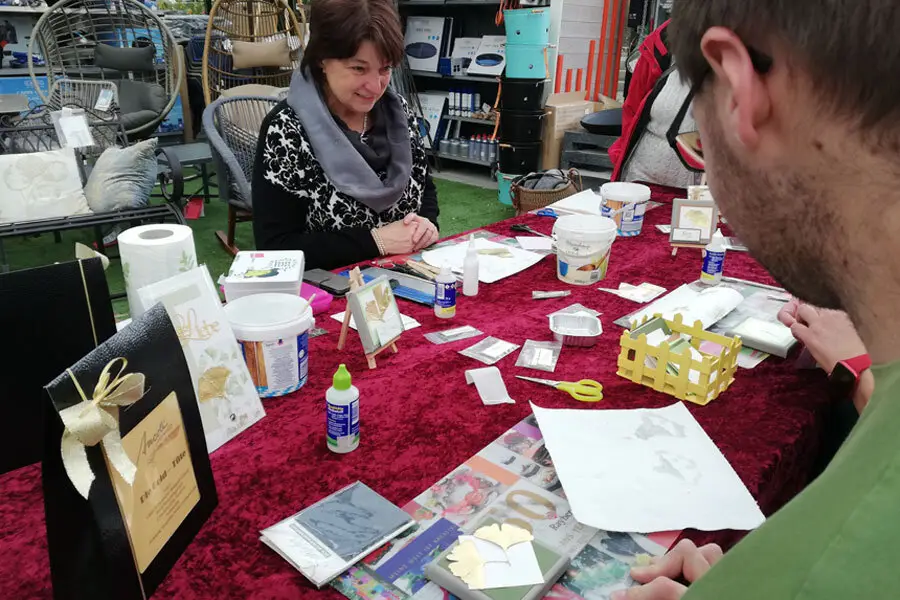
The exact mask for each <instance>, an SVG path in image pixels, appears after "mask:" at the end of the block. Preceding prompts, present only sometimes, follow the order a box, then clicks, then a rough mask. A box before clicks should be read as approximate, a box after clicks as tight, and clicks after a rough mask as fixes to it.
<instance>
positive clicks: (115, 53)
mask: <svg viewBox="0 0 900 600" xmlns="http://www.w3.org/2000/svg"><path fill="white" fill-rule="evenodd" d="M155 56H156V48H154V47H153V46H143V47H140V48H122V47H120V46H110V45H109V44H97V45H96V46H95V47H94V65H96V66H98V67H101V68H103V69H115V70H116V71H152V70H154V69H155V68H156V66H155V65H154V64H153V58H154V57H155Z"/></svg>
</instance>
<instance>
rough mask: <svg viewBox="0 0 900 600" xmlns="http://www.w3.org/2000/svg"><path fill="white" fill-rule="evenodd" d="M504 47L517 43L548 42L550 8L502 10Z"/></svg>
mask: <svg viewBox="0 0 900 600" xmlns="http://www.w3.org/2000/svg"><path fill="white" fill-rule="evenodd" d="M503 21H504V23H506V47H507V48H509V47H510V46H512V45H517V44H549V43H550V9H549V8H519V9H513V10H504V11H503Z"/></svg>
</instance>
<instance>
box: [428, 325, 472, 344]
mask: <svg viewBox="0 0 900 600" xmlns="http://www.w3.org/2000/svg"><path fill="white" fill-rule="evenodd" d="M479 335H484V333H483V332H482V331H479V330H478V329H476V328H474V327H472V326H471V325H465V326H463V327H454V328H453V329H445V330H444V331H433V332H431V333H426V334H425V339H426V340H428V341H429V342H431V343H432V344H449V343H450V342H458V341H459V340H466V339H469V338H473V337H477V336H479Z"/></svg>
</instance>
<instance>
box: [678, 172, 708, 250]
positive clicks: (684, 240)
mask: <svg viewBox="0 0 900 600" xmlns="http://www.w3.org/2000/svg"><path fill="white" fill-rule="evenodd" d="M718 226H719V209H718V207H717V206H716V203H715V201H714V200H713V197H712V195H711V194H710V193H709V188H707V187H706V186H691V187H689V188H688V197H687V198H677V199H675V200H674V201H673V202H672V230H671V233H670V234H669V242H670V243H671V244H672V245H673V246H676V247H682V246H686V247H702V246H706V245H707V244H708V243H709V242H710V240H712V237H713V234H715V232H716V229H717V228H718Z"/></svg>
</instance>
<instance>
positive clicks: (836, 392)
mask: <svg viewBox="0 0 900 600" xmlns="http://www.w3.org/2000/svg"><path fill="white" fill-rule="evenodd" d="M828 381H829V384H830V388H831V397H832V398H834V399H835V400H845V399H847V398H850V397H852V396H853V391H854V390H855V389H856V383H857V379H856V374H855V373H854V372H853V371H851V370H850V369H848V368H847V366H846V365H844V363H840V362H839V363H837V364H836V365H835V366H834V370H833V371H832V372H831V375H830V376H829V378H828Z"/></svg>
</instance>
